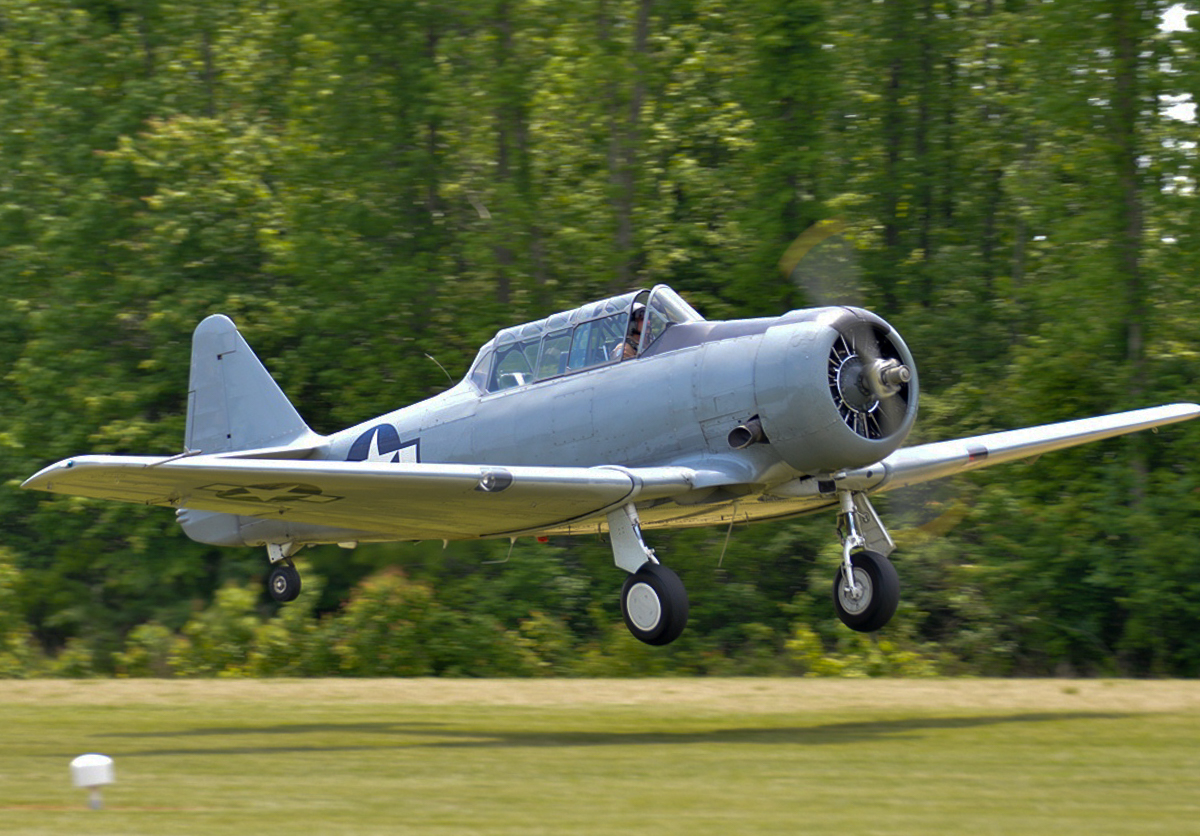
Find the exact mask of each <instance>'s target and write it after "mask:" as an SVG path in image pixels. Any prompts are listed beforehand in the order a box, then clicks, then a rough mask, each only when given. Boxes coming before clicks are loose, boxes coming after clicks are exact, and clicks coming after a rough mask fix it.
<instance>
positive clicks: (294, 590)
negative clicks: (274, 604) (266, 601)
mask: <svg viewBox="0 0 1200 836" xmlns="http://www.w3.org/2000/svg"><path fill="white" fill-rule="evenodd" d="M300 585H301V584H300V573H299V572H297V571H296V569H295V567H292V566H276V567H275V568H274V569H272V570H271V576H270V577H269V578H267V591H268V592H270V593H271V597H272V598H274V599H275V600H276V601H278V602H279V603H281V604H286V603H287V602H288V601H295V600H296V597H297V596H298V595H299V594H300Z"/></svg>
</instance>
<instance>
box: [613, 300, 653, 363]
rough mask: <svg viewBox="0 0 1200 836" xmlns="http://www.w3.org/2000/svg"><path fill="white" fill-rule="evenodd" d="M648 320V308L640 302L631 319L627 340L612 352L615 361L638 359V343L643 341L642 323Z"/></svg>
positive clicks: (636, 305) (635, 306)
mask: <svg viewBox="0 0 1200 836" xmlns="http://www.w3.org/2000/svg"><path fill="white" fill-rule="evenodd" d="M645 320H646V306H645V305H643V304H642V303H640V302H638V303H637V304H635V305H634V306H633V313H632V314H631V315H630V317H629V330H628V331H627V332H626V334H625V339H624V340H623V341H622V342H621V343H620V344H619V345H617V346H616V347H615V348H613V350H612V357H611V359H613V360H628V359H629V358H631V357H637V351H638V343H640V342H641V340H642V323H644V322H645Z"/></svg>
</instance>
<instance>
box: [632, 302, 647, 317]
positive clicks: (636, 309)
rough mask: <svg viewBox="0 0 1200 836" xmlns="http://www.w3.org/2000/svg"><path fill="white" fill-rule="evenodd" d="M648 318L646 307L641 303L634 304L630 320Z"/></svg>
mask: <svg viewBox="0 0 1200 836" xmlns="http://www.w3.org/2000/svg"><path fill="white" fill-rule="evenodd" d="M645 316H646V306H645V305H643V304H642V303H641V302H634V303H633V312H632V313H630V314H629V318H630V319H634V320H638V319H642V318H643V317H645Z"/></svg>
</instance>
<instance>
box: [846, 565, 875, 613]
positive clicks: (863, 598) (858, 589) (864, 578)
mask: <svg viewBox="0 0 1200 836" xmlns="http://www.w3.org/2000/svg"><path fill="white" fill-rule="evenodd" d="M871 594H872V587H871V576H870V575H869V574H867V572H866V571H864V570H863V569H861V568H859V567H858V566H855V567H854V587H853V588H851V586H850V585H849V584H847V583H844V582H843V583H842V584H841V586H840V587H839V588H838V600H839V601H840V602H841V605H842V609H844V610H845V611H846V612H847V613H849V614H850V615H859V614H861V613H862V612H863V611H864V610H866V608H867V607H868V606H870V604H871Z"/></svg>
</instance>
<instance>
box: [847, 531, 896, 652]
mask: <svg viewBox="0 0 1200 836" xmlns="http://www.w3.org/2000/svg"><path fill="white" fill-rule="evenodd" d="M850 564H851V565H852V566H853V567H854V580H855V583H862V584H863V585H864V586H865V587H866V591H865V597H864V598H863V599H861V600H860V601H858V602H857V603H856V604H852V602H850V601H849V599H848V598H843V592H842V586H843V577H844V570H843V567H840V566H839V567H838V572H837V576H836V577H834V579H833V608H834V609H835V610H837V615H838V618H840V619H841V620H842V623H843V624H845V625H846V626H847V627H849V628H850V629H851V630H857V631H858V632H860V633H873V632H875V631H876V630H879V629H882V628H883V626H884V625H885V624H887V623H888V622H889V621H891V620H892V616H893V615H895V614H896V608H897V607H898V606H899V605H900V576H899V575H897V574H896V567H895V566H893V565H892V562H891V561H890V560H888V559H887V558H886V557H884V556H883V555H881V554H878V553H876V552H868V551H861V552H855V553H854V554H852V555H850Z"/></svg>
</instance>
